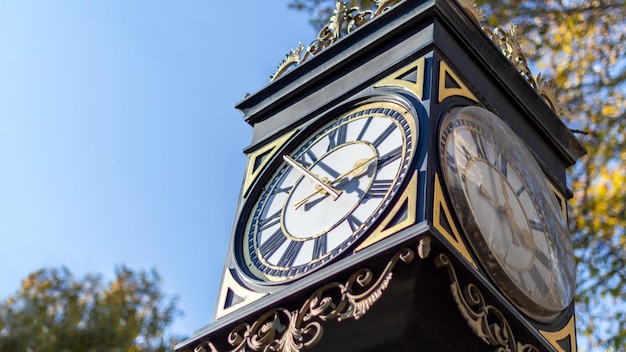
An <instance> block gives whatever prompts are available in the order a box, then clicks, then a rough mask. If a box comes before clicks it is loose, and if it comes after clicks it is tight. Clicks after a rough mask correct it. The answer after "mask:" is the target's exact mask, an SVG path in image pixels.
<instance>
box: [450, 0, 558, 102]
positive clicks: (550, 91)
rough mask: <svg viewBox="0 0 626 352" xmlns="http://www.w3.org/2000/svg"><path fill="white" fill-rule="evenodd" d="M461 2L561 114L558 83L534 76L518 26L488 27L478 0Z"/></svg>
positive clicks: (545, 99)
mask: <svg viewBox="0 0 626 352" xmlns="http://www.w3.org/2000/svg"><path fill="white" fill-rule="evenodd" d="M458 1H459V4H460V5H461V6H462V7H463V8H464V9H465V11H466V12H467V13H468V14H469V15H470V16H471V18H472V20H474V22H476V24H477V25H478V26H479V27H481V29H482V30H483V32H485V34H487V36H488V37H489V39H491V41H492V42H493V43H494V44H495V45H496V46H497V47H498V48H500V50H501V51H502V55H504V56H505V57H506V58H507V59H509V61H511V63H512V64H513V66H515V68H516V69H517V71H518V72H519V73H520V74H521V75H522V77H523V78H524V79H525V80H526V82H528V84H530V86H531V87H533V88H534V89H535V90H536V91H537V93H538V94H539V96H540V97H541V98H542V99H543V100H544V101H545V102H546V104H548V106H550V108H551V109H552V110H554V112H556V113H557V114H559V113H560V112H559V108H558V106H557V96H556V84H555V82H554V81H553V80H546V79H545V78H544V77H541V74H538V75H537V77H535V76H533V74H532V72H531V71H530V68H528V63H527V61H526V57H525V56H524V53H523V52H522V48H521V47H520V45H519V37H518V34H517V27H516V26H512V27H511V28H510V29H509V30H508V31H505V30H503V29H501V28H493V29H491V28H488V27H486V26H483V24H482V23H483V21H484V20H485V11H484V10H480V9H478V6H476V1H474V0H458Z"/></svg>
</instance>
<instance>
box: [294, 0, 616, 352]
mask: <svg viewBox="0 0 626 352" xmlns="http://www.w3.org/2000/svg"><path fill="white" fill-rule="evenodd" d="M476 3H477V5H478V7H479V8H481V9H483V10H485V11H486V22H487V24H488V25H489V26H492V27H495V26H503V27H504V28H505V29H506V28H508V27H510V26H511V25H516V26H518V30H517V33H520V37H519V38H518V39H519V40H520V42H521V44H522V48H523V49H524V53H525V54H526V58H527V60H528V62H530V63H531V64H532V65H533V66H532V67H533V73H534V74H535V75H536V74H537V73H539V72H541V73H542V76H548V77H551V78H553V79H554V80H555V81H556V83H557V85H558V87H559V89H560V91H559V104H560V106H561V108H562V111H561V114H560V115H561V116H562V117H563V119H564V120H565V121H566V123H567V124H568V125H569V127H570V128H571V129H572V130H575V131H577V132H579V134H578V137H579V138H580V139H581V140H582V141H583V143H584V144H585V146H586V147H587V150H588V152H589V153H588V155H587V156H585V157H584V158H583V159H582V160H581V161H579V163H578V164H577V165H575V166H574V167H573V168H572V170H570V179H571V188H572V189H573V191H574V199H573V201H572V202H570V205H571V214H570V219H571V229H572V233H573V240H574V246H575V248H576V257H577V258H576V259H577V263H578V279H577V282H578V287H577V296H576V299H577V318H578V329H579V333H582V334H584V335H586V337H587V340H588V341H590V342H589V345H590V346H589V347H590V348H599V349H602V350H609V351H624V350H626V319H624V318H625V317H626V208H625V204H626V191H624V187H623V185H624V184H625V183H626V166H625V165H624V162H625V161H626V137H625V135H624V132H623V131H624V130H625V129H626V97H625V95H626V57H625V55H626V1H624V0H602V1H600V0H546V1H544V0H524V1H522V0H478V1H476ZM352 5H353V6H359V7H361V8H362V9H367V8H369V7H370V6H371V3H370V1H352ZM290 7H292V8H294V9H297V10H301V11H307V12H308V13H309V14H310V15H311V16H312V21H311V22H312V23H313V24H314V25H315V26H316V28H321V27H322V26H323V24H324V23H325V21H326V20H327V18H328V17H329V16H328V14H329V13H331V12H332V9H334V8H335V1H334V0H292V2H291V4H290Z"/></svg>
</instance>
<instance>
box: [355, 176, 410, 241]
mask: <svg viewBox="0 0 626 352" xmlns="http://www.w3.org/2000/svg"><path fill="white" fill-rule="evenodd" d="M417 175H418V172H417V171H415V172H414V173H413V177H411V180H410V181H409V183H408V185H407V188H406V189H405V190H404V192H403V193H402V196H401V197H400V198H399V199H398V200H397V201H396V204H394V206H393V208H392V209H391V211H390V212H389V213H388V214H387V216H386V217H385V219H384V220H383V221H382V222H381V223H380V225H378V227H377V228H376V229H375V230H374V231H372V233H371V234H370V235H369V236H368V237H367V238H366V239H365V241H363V243H361V244H360V245H359V246H358V247H357V248H356V249H355V250H354V251H355V252H358V251H360V250H362V249H365V248H367V247H369V246H371V245H373V244H374V243H377V242H380V241H382V240H383V239H385V238H387V237H389V236H392V235H394V234H395V233H397V232H399V231H402V230H404V229H406V228H407V227H409V226H411V225H414V224H415V220H416V219H417ZM403 208H404V209H405V211H406V215H404V218H403V219H402V220H400V221H397V222H396V223H392V222H393V221H394V220H397V217H398V215H401V214H400V211H401V210H402V209H403Z"/></svg>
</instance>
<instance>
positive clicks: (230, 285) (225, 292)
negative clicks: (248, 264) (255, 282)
mask: <svg viewBox="0 0 626 352" xmlns="http://www.w3.org/2000/svg"><path fill="white" fill-rule="evenodd" d="M229 295H234V296H235V297H237V298H238V301H239V302H237V303H234V304H230V305H228V306H227V304H228V302H227V299H228V296H229ZM266 295H267V293H261V292H255V291H250V290H248V289H246V288H244V287H243V286H241V285H240V284H239V283H238V282H237V281H236V280H235V278H234V277H233V275H232V274H231V273H230V270H228V269H226V270H225V271H224V277H223V278H222V287H221V289H220V294H219V298H218V300H217V307H216V309H215V319H219V318H221V317H223V316H225V315H227V314H230V313H232V312H234V311H236V310H238V309H240V308H242V307H245V306H247V305H248V304H250V303H252V302H255V301H257V300H258V299H260V298H262V297H265V296H266Z"/></svg>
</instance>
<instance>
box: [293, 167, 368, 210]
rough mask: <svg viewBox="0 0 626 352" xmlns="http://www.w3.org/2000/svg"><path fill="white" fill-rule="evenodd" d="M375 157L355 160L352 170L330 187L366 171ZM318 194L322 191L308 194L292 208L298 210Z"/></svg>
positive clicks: (342, 175) (338, 178)
mask: <svg viewBox="0 0 626 352" xmlns="http://www.w3.org/2000/svg"><path fill="white" fill-rule="evenodd" d="M376 158H377V157H376V156H373V157H371V158H369V159H360V160H357V162H356V163H354V166H353V167H352V169H350V171H348V172H345V173H343V174H341V175H339V176H338V177H337V178H336V179H335V180H334V181H333V182H331V183H330V184H331V185H335V184H337V183H339V182H340V181H341V180H343V179H344V178H346V177H348V176H350V175H353V176H358V175H359V174H362V173H363V171H365V170H366V169H367V167H366V166H368V165H369V163H371V162H372V161H374V160H376ZM320 192H322V190H318V191H316V192H314V193H312V194H309V195H308V196H306V197H304V198H303V199H302V200H300V201H299V202H297V203H296V204H294V205H293V206H294V207H295V208H296V209H298V208H300V207H301V206H302V205H303V204H304V203H306V202H308V201H309V200H310V199H311V198H313V197H315V196H316V195H318V194H319V193H320Z"/></svg>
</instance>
